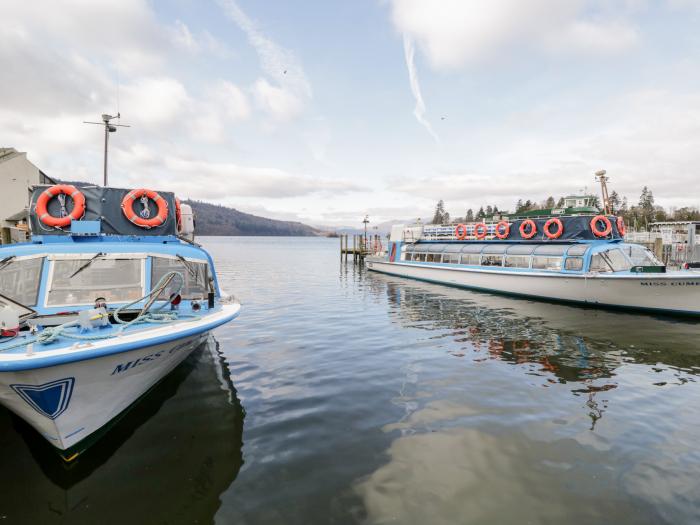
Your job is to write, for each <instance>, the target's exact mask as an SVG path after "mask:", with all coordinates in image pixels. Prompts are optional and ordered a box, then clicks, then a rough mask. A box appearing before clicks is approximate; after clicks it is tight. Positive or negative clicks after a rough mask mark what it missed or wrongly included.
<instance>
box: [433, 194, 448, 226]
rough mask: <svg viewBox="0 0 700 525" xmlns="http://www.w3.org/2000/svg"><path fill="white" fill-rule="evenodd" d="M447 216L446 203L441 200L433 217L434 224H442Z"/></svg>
mask: <svg viewBox="0 0 700 525" xmlns="http://www.w3.org/2000/svg"><path fill="white" fill-rule="evenodd" d="M444 216H445V203H444V202H443V200H442V199H440V200H439V201H438V203H437V206H435V214H434V215H433V221H432V224H442V221H443V218H444Z"/></svg>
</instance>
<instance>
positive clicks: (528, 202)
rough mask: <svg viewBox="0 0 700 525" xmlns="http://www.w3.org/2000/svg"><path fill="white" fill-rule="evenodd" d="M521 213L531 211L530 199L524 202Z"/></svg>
mask: <svg viewBox="0 0 700 525" xmlns="http://www.w3.org/2000/svg"><path fill="white" fill-rule="evenodd" d="M523 208H524V209H523V211H527V210H531V209H532V201H531V200H530V199H528V200H526V201H525V204H524V205H523Z"/></svg>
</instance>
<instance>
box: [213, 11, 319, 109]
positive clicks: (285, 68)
mask: <svg viewBox="0 0 700 525" xmlns="http://www.w3.org/2000/svg"><path fill="white" fill-rule="evenodd" d="M219 5H220V6H221V8H222V9H223V10H224V12H225V13H226V14H227V15H228V17H229V18H231V20H233V22H234V23H235V24H236V25H237V26H238V27H239V28H240V29H241V30H242V31H243V32H244V33H245V34H246V36H247V37H248V41H249V42H250V44H251V45H252V46H253V48H255V51H256V52H257V54H258V57H259V59H260V67H261V68H262V70H263V71H264V73H265V74H266V75H267V76H268V77H269V79H271V80H272V81H273V82H274V85H273V84H272V83H271V82H269V81H268V80H266V79H260V80H258V81H257V82H256V83H255V85H254V87H253V89H254V90H255V91H256V93H257V96H258V97H259V99H262V100H263V104H262V107H264V108H265V109H267V110H268V111H269V112H270V114H271V115H272V116H274V117H279V118H282V119H288V118H291V117H292V116H295V115H297V114H298V113H299V112H300V111H301V108H302V106H303V104H304V103H305V102H306V101H308V100H310V99H311V97H312V92H311V84H310V83H309V81H308V79H307V78H306V75H305V74H304V69H303V68H302V66H301V63H300V62H299V60H298V59H297V57H296V55H295V54H294V53H293V52H292V51H290V50H288V49H285V48H283V47H281V46H280V45H278V44H277V43H275V42H274V41H273V40H272V39H270V38H269V37H267V36H266V35H265V34H263V33H262V31H260V29H259V28H258V26H257V25H256V24H255V23H254V22H253V21H252V20H251V19H250V18H249V17H248V15H246V14H245V13H244V12H243V10H242V9H241V8H240V7H239V6H238V4H237V3H236V2H235V1H234V0H219Z"/></svg>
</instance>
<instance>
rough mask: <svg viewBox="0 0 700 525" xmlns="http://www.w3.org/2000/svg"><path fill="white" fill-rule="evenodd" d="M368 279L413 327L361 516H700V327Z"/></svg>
mask: <svg viewBox="0 0 700 525" xmlns="http://www.w3.org/2000/svg"><path fill="white" fill-rule="evenodd" d="M366 277H367V280H368V281H369V286H370V287H371V289H372V293H374V294H376V295H377V296H378V297H379V296H380V295H381V294H384V293H386V295H387V298H388V302H389V305H390V310H389V311H390V315H391V316H392V318H393V320H394V321H395V322H396V323H399V324H401V326H402V328H404V329H411V330H415V331H418V332H417V333H418V337H417V338H416V339H415V343H414V345H413V348H410V349H407V352H410V355H412V356H413V357H412V363H411V364H409V365H407V366H405V367H404V370H403V372H404V374H405V381H404V383H403V386H402V388H401V390H400V392H399V393H398V394H397V396H396V397H395V398H394V400H393V403H394V404H395V405H397V406H399V407H401V408H403V409H404V410H403V416H402V417H400V418H399V419H398V420H397V421H395V422H394V423H390V424H387V425H385V426H384V427H383V430H384V432H385V433H387V434H388V435H390V436H392V441H391V444H390V446H389V448H388V450H387V457H388V461H387V462H386V463H385V464H384V465H382V466H381V467H379V468H377V469H376V470H375V471H374V472H372V473H371V474H370V475H368V476H366V477H365V478H362V479H360V480H358V481H357V484H356V486H355V489H356V492H357V493H358V494H359V495H360V496H361V497H362V499H363V501H364V504H365V508H366V512H367V514H368V517H369V521H370V522H382V523H383V522H385V521H387V522H388V521H390V520H394V521H396V522H397V523H426V522H431V523H450V522H454V518H455V516H463V517H464V520H463V522H464V523H516V522H518V523H527V522H532V523H545V522H546V523H549V522H552V523H563V522H566V523H690V522H697V518H699V517H700V515H699V514H698V512H699V511H698V507H697V501H698V500H697V488H698V482H697V465H696V463H694V462H693V461H688V460H687V458H689V457H690V456H693V455H696V454H697V452H696V447H695V443H696V442H697V438H698V436H697V427H696V426H694V425H693V424H692V423H690V421H692V420H693V419H694V418H695V419H696V418H697V414H696V412H695V409H694V408H693V407H692V405H695V404H696V402H697V399H698V389H697V385H696V380H697V377H696V376H697V374H698V371H700V349H698V346H697V340H698V338H699V337H700V323H698V322H697V321H695V322H694V321H689V320H685V321H684V320H679V319H673V318H663V317H654V316H650V315H638V314H627V313H617V312H609V311H603V310H596V309H586V308H581V307H570V306H565V305H559V304H550V303H544V302H539V301H530V300H525V299H516V298H509V297H503V296H497V295H491V294H488V293H480V292H473V291H468V290H461V289H456V288H449V287H445V286H442V285H434V284H428V283H419V282H410V283H409V282H407V281H406V280H404V279H401V278H396V277H390V276H375V275H368V276H366ZM421 333H423V334H424V335H421ZM436 351H437V352H444V353H445V355H446V358H443V359H436V358H435V357H436V356H435V352H436ZM684 458H686V459H684ZM496 494H499V495H500V496H499V497H494V495H496Z"/></svg>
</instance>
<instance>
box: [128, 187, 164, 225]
mask: <svg viewBox="0 0 700 525" xmlns="http://www.w3.org/2000/svg"><path fill="white" fill-rule="evenodd" d="M141 197H147V198H149V199H151V200H152V201H153V202H155V203H156V205H157V206H158V214H157V215H156V216H155V217H150V218H149V217H140V216H138V215H137V214H136V213H135V212H134V201H135V200H136V199H140V198H141ZM122 211H123V212H124V216H125V217H126V218H127V219H129V220H130V221H131V222H133V223H134V224H135V225H136V226H140V227H141V228H154V227H156V226H161V225H162V224H163V223H165V221H166V220H168V203H167V202H166V201H165V199H164V198H163V197H161V196H160V195H158V194H157V193H156V192H155V191H153V190H147V189H145V188H140V189H138V190H131V191H130V192H129V193H127V194H126V197H124V200H122ZM142 213H143V212H142Z"/></svg>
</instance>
